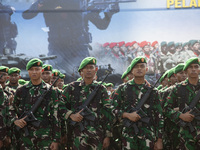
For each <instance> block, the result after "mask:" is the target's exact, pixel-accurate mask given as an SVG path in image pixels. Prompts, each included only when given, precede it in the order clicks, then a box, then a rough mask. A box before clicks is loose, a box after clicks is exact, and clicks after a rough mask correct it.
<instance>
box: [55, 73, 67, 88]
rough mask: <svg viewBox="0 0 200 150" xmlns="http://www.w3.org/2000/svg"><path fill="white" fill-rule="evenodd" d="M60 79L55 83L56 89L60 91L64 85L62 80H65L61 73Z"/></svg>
mask: <svg viewBox="0 0 200 150" xmlns="http://www.w3.org/2000/svg"><path fill="white" fill-rule="evenodd" d="M59 76H60V78H59V79H58V81H57V83H56V87H58V89H60V90H62V89H63V86H64V84H65V82H64V79H65V75H64V74H63V73H60V75H59Z"/></svg>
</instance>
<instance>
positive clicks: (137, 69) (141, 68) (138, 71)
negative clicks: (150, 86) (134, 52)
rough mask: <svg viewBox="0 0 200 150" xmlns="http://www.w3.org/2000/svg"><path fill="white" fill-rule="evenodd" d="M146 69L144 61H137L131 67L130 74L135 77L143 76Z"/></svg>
mask: <svg viewBox="0 0 200 150" xmlns="http://www.w3.org/2000/svg"><path fill="white" fill-rule="evenodd" d="M147 71H148V69H147V65H146V63H137V64H136V65H135V66H134V67H133V69H132V71H131V72H132V74H133V76H134V77H135V78H137V77H144V76H145V74H146V72H147Z"/></svg>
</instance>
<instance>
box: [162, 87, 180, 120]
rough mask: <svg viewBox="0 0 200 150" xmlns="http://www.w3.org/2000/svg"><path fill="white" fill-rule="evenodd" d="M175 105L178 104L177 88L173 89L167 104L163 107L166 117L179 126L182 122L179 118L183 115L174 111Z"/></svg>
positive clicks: (167, 98)
mask: <svg viewBox="0 0 200 150" xmlns="http://www.w3.org/2000/svg"><path fill="white" fill-rule="evenodd" d="M174 103H177V86H174V87H173V88H172V91H171V92H170V93H169V95H168V96H167V97H166V102H165V103H164V107H163V112H164V115H165V116H166V117H168V118H169V119H170V120H171V121H173V122H174V123H176V124H177V123H178V122H179V121H180V118H179V116H180V115H181V112H180V111H179V110H178V111H176V110H174V108H173V104H174Z"/></svg>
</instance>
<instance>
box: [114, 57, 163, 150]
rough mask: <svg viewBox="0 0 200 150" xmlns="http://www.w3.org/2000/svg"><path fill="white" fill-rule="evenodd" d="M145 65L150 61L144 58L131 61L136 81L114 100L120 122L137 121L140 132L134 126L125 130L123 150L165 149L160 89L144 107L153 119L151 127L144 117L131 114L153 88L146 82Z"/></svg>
mask: <svg viewBox="0 0 200 150" xmlns="http://www.w3.org/2000/svg"><path fill="white" fill-rule="evenodd" d="M146 63H147V61H146V59H145V58H144V57H136V58H135V59H134V60H133V61H132V63H131V67H132V70H131V72H132V73H133V75H134V79H133V80H131V81H129V82H127V83H125V84H122V85H121V86H120V87H119V88H118V89H117V90H116V92H115V94H114V96H113V98H112V99H113V105H114V108H113V113H114V115H116V117H117V118H118V119H119V120H121V121H122V119H125V118H127V119H128V120H131V121H132V122H135V123H136V125H137V126H138V130H139V133H138V134H136V132H135V130H134V128H133V127H132V126H131V127H125V126H124V127H123V129H122V136H123V141H122V149H124V150H133V149H134V150H141V149H143V150H144V149H154V148H155V149H162V128H163V116H162V108H161V105H160V101H159V97H158V92H157V90H156V89H154V90H153V92H152V94H151V95H150V98H149V99H148V100H147V101H146V102H145V103H144V104H143V106H142V107H141V108H142V110H143V111H144V112H145V113H146V114H147V115H148V117H150V123H149V124H146V123H143V122H141V121H140V119H141V117H140V116H139V115H138V114H137V112H129V109H130V108H131V107H136V106H137V105H138V103H139V102H140V101H141V98H142V97H143V96H144V94H145V93H146V92H147V90H148V88H149V86H150V85H148V84H147V83H146V82H145V79H144V76H145V73H146V72H147V64H146Z"/></svg>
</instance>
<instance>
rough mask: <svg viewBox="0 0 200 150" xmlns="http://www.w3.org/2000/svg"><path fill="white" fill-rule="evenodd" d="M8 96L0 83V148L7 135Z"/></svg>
mask: <svg viewBox="0 0 200 150" xmlns="http://www.w3.org/2000/svg"><path fill="white" fill-rule="evenodd" d="M8 104H9V102H8V98H7V96H6V95H5V93H4V91H3V88H2V86H1V85H0V149H1V148H2V147H3V146H4V143H3V142H4V141H5V139H6V136H7V125H6V124H7V118H6V115H7V112H8V107H9V105H8Z"/></svg>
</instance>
